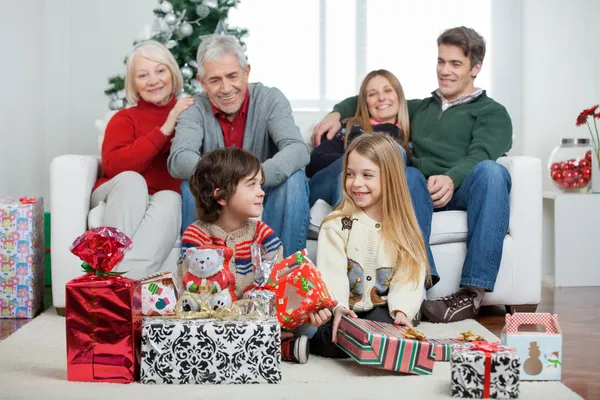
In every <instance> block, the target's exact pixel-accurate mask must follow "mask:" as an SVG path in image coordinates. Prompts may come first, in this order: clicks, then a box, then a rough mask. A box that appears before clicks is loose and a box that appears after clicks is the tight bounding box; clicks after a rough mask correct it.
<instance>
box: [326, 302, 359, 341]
mask: <svg viewBox="0 0 600 400" xmlns="http://www.w3.org/2000/svg"><path fill="white" fill-rule="evenodd" d="M344 315H348V316H350V317H351V318H358V317H357V316H356V314H355V313H354V311H352V310H348V309H347V308H346V307H343V306H340V307H336V308H335V309H334V310H333V329H332V330H331V341H332V342H333V343H335V342H337V331H338V327H339V326H340V321H341V320H342V317H343V316H344Z"/></svg>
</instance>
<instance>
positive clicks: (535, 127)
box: [522, 0, 600, 190]
mask: <svg viewBox="0 0 600 400" xmlns="http://www.w3.org/2000/svg"><path fill="white" fill-rule="evenodd" d="M599 17H600V2H598V1H596V0H572V1H565V0H527V1H523V49H522V50H523V57H522V59H523V77H522V78H523V114H522V115H523V132H524V136H523V154H525V155H531V156H536V157H539V158H541V159H542V163H543V164H544V165H546V163H547V162H548V157H549V155H550V153H551V151H552V149H553V148H554V147H555V146H556V145H557V144H558V143H559V140H560V138H564V137H584V138H585V137H589V132H588V130H587V129H586V128H584V127H576V126H575V120H576V118H577V116H578V115H579V113H580V112H581V111H582V110H583V109H584V108H588V107H590V106H592V105H594V104H598V103H600V51H599V49H600V24H599V23H598V18H599ZM544 190H554V186H553V185H552V182H551V181H550V178H549V175H548V174H544Z"/></svg>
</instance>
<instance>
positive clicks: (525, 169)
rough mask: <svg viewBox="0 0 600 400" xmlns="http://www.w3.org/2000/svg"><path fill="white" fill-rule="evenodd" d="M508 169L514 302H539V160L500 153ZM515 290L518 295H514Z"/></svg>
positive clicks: (540, 214) (540, 248)
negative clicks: (510, 186) (510, 180)
mask: <svg viewBox="0 0 600 400" xmlns="http://www.w3.org/2000/svg"><path fill="white" fill-rule="evenodd" d="M498 163H500V164H501V165H503V166H504V167H505V168H506V169H507V170H508V172H509V173H510V176H511V179H512V189H511V192H510V222H509V225H508V233H509V235H510V236H511V237H512V239H513V249H514V255H513V259H514V260H515V261H514V262H515V270H514V273H513V279H514V282H513V288H514V290H515V292H514V294H513V297H514V298H515V299H517V301H516V303H515V304H539V303H540V300H541V291H542V201H543V195H542V162H541V160H540V159H539V158H536V157H526V156H510V157H501V158H500V159H498ZM517 294H518V295H517Z"/></svg>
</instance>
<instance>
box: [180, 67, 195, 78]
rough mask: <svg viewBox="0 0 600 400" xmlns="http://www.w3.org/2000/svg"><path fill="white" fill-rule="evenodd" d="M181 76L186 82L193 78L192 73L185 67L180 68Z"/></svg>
mask: <svg viewBox="0 0 600 400" xmlns="http://www.w3.org/2000/svg"><path fill="white" fill-rule="evenodd" d="M181 75H182V76H183V79H185V80H186V81H187V80H190V79H192V78H193V77H194V71H192V69H191V68H190V67H188V66H187V65H186V66H184V67H182V68H181Z"/></svg>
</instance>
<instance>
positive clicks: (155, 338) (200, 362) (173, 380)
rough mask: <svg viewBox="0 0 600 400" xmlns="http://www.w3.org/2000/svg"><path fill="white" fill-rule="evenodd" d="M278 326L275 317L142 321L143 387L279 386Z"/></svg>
mask: <svg viewBox="0 0 600 400" xmlns="http://www.w3.org/2000/svg"><path fill="white" fill-rule="evenodd" d="M280 336H281V328H280V326H279V323H278V322H277V320H276V319H275V318H264V319H260V320H254V319H232V320H217V319H206V320H202V319H173V318H160V317H157V318H145V319H144V325H143V329H142V368H141V382H142V383H169V384H183V383H198V384H229V383H278V382H280V381H281V339H280Z"/></svg>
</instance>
